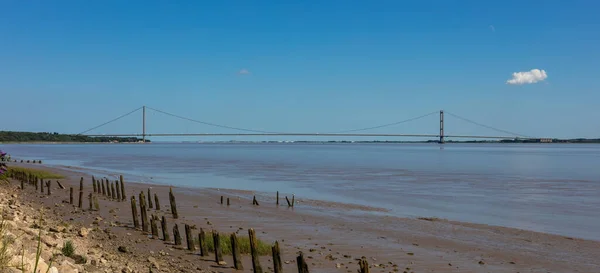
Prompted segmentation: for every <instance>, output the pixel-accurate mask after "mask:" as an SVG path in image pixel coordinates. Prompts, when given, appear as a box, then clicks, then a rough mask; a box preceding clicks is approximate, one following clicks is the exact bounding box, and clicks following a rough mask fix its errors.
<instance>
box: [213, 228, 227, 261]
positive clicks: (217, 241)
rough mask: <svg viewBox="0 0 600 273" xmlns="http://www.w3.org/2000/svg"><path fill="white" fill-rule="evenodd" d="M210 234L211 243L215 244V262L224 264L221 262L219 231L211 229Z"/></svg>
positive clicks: (221, 252)
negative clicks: (211, 236) (211, 237)
mask: <svg viewBox="0 0 600 273" xmlns="http://www.w3.org/2000/svg"><path fill="white" fill-rule="evenodd" d="M212 235H213V244H214V246H215V262H216V263H217V264H218V265H224V264H225V263H224V262H223V251H222V250H221V238H220V236H219V232H218V231H215V230H213V231H212Z"/></svg>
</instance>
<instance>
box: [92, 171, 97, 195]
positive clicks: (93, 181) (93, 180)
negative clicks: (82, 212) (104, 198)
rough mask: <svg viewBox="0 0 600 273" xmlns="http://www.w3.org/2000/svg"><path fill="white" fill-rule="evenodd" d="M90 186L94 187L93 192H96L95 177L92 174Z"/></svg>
mask: <svg viewBox="0 0 600 273" xmlns="http://www.w3.org/2000/svg"><path fill="white" fill-rule="evenodd" d="M92 186H93V187H94V193H97V192H98V191H97V190H96V189H97V188H96V178H94V176H93V175H92Z"/></svg>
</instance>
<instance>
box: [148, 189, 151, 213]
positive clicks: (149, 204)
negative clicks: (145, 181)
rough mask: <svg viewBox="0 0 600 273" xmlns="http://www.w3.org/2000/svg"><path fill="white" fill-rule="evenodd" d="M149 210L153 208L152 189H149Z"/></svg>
mask: <svg viewBox="0 0 600 273" xmlns="http://www.w3.org/2000/svg"><path fill="white" fill-rule="evenodd" d="M148 208H149V209H151V208H152V194H151V193H150V188H148Z"/></svg>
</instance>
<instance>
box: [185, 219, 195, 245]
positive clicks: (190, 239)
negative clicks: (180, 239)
mask: <svg viewBox="0 0 600 273" xmlns="http://www.w3.org/2000/svg"><path fill="white" fill-rule="evenodd" d="M184 229H185V240H186V241H187V249H188V250H190V251H194V250H196V246H195V245H194V236H192V228H191V227H190V225H188V224H185V226H184Z"/></svg>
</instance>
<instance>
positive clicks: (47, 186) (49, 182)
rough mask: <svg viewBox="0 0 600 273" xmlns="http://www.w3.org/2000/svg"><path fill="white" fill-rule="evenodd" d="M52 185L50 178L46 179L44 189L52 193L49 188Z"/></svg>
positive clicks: (49, 193)
mask: <svg viewBox="0 0 600 273" xmlns="http://www.w3.org/2000/svg"><path fill="white" fill-rule="evenodd" d="M51 185H52V180H48V181H47V182H46V191H47V192H48V195H52V191H51V190H50V189H52V187H50V186H51Z"/></svg>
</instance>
